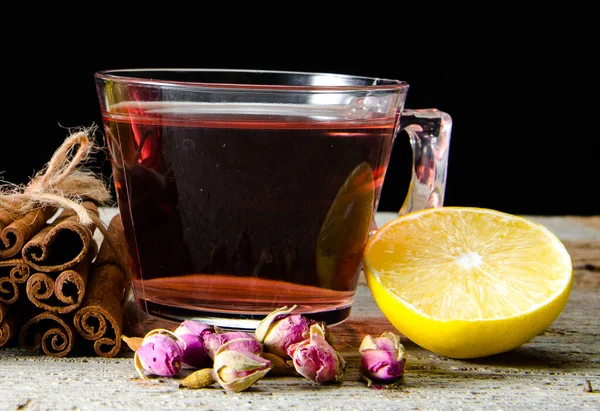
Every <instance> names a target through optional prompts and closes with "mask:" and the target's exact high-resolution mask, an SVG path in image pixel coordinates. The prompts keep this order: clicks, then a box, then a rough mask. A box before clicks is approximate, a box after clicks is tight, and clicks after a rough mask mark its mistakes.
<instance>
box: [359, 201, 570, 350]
mask: <svg viewBox="0 0 600 411" xmlns="http://www.w3.org/2000/svg"><path fill="white" fill-rule="evenodd" d="M363 260H364V273H365V277H366V280H367V283H368V285H369V288H370V289H371V291H372V293H373V297H374V299H375V301H376V303H377V305H378V306H379V308H380V310H381V311H382V313H383V314H384V315H385V316H386V318H387V319H388V320H389V321H390V322H391V323H392V325H394V327H396V328H397V329H398V331H400V332H401V333H402V334H404V335H405V336H406V337H407V338H409V339H410V340H412V341H413V342H414V343H416V344H418V345H420V346H421V347H423V348H426V349H428V350H430V351H432V352H435V353H438V354H440V355H444V356H447V357H451V358H478V357H484V356H488V355H493V354H498V353H502V352H506V351H509V350H511V349H514V348H516V347H518V346H520V345H522V344H524V343H525V342H527V341H529V340H530V339H532V338H533V337H535V336H536V335H538V334H539V333H540V332H542V331H543V330H545V329H546V328H547V327H549V326H550V324H551V323H552V322H554V320H556V318H557V317H558V316H559V315H560V313H561V312H562V311H563V309H564V307H565V305H566V303H567V300H568V298H569V294H570V292H571V288H572V284H573V267H572V261H571V257H570V255H569V253H568V251H567V250H566V248H565V247H564V245H563V244H562V242H561V241H560V240H559V239H558V238H557V237H556V236H555V235H554V234H553V233H552V232H551V231H549V230H548V229H547V228H545V227H544V226H542V225H540V224H538V223H535V222H533V221H531V220H529V219H526V218H524V217H519V216H516V215H512V214H507V213H503V212H500V211H496V210H491V209H484V208H474V207H442V208H436V209H427V210H423V211H415V212H412V213H409V214H406V215H404V216H400V217H397V218H395V219H393V220H392V221H389V222H388V223H386V224H385V225H384V226H382V227H381V228H380V229H379V230H378V231H377V232H376V233H375V235H374V236H373V237H371V238H370V239H369V241H368V243H367V246H366V248H365V253H364V258H363Z"/></svg>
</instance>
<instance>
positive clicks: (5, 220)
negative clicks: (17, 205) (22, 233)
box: [0, 210, 14, 232]
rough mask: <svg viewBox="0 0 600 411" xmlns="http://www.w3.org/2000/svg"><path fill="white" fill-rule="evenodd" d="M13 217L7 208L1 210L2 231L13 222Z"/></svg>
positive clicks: (0, 227) (0, 225) (0, 224)
mask: <svg viewBox="0 0 600 411" xmlns="http://www.w3.org/2000/svg"><path fill="white" fill-rule="evenodd" d="M13 220H14V219H13V217H12V216H11V215H10V214H9V213H8V211H6V210H0V232H2V230H4V229H5V228H6V227H7V226H8V225H9V224H10V223H12V222H13Z"/></svg>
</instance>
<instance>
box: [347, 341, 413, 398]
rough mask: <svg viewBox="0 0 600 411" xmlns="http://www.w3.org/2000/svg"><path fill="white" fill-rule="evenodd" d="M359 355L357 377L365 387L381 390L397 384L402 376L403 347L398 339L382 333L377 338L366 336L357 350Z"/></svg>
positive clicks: (404, 360)
mask: <svg viewBox="0 0 600 411" xmlns="http://www.w3.org/2000/svg"><path fill="white" fill-rule="evenodd" d="M358 351H359V352H360V355H361V360H360V366H359V370H358V372H359V375H360V376H361V377H362V378H363V379H364V380H365V381H367V386H370V387H371V386H372V387H373V388H376V389H381V388H384V387H386V386H389V385H393V384H395V383H397V382H399V381H400V380H401V379H402V376H403V375H404V363H405V362H406V359H405V358H404V346H403V345H402V344H401V343H400V337H399V336H397V335H396V334H393V333H391V332H384V333H383V334H381V336H379V337H377V338H372V337H371V336H370V335H367V336H366V337H365V338H363V340H362V343H361V344H360V347H359V349H358Z"/></svg>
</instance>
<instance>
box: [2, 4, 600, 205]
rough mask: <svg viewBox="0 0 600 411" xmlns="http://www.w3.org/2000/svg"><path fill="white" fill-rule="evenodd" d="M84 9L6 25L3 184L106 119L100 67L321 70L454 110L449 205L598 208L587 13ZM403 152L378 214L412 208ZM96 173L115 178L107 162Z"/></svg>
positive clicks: (37, 13) (19, 9) (30, 8)
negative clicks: (404, 87)
mask: <svg viewBox="0 0 600 411" xmlns="http://www.w3.org/2000/svg"><path fill="white" fill-rule="evenodd" d="M80 3H85V4H78V5H75V4H62V3H60V4H56V3H54V4H46V5H35V6H34V5H32V4H29V3H27V4H19V5H15V9H14V11H12V12H10V13H6V14H5V16H4V17H5V22H6V23H9V22H10V25H9V24H5V25H4V26H3V28H2V35H3V48H4V51H3V56H4V57H3V63H4V64H3V67H4V68H3V78H4V80H3V81H4V86H3V96H4V103H5V104H4V107H5V108H4V109H3V112H4V113H5V116H4V122H3V124H4V125H5V127H4V132H3V135H2V136H0V142H2V145H0V173H2V174H0V177H2V178H3V179H4V180H5V181H8V182H11V183H15V184H21V183H26V182H27V181H28V179H29V177H31V176H32V175H33V173H34V172H35V171H37V170H39V169H40V168H42V167H43V165H44V164H45V163H46V162H47V161H48V159H49V158H50V156H51V155H52V153H53V152H54V150H55V149H56V148H57V147H58V146H59V145H60V143H61V142H62V140H63V139H64V138H65V137H66V136H68V134H69V132H70V130H72V129H73V128H77V127H88V126H91V125H93V124H96V125H101V118H100V113H99V109H98V100H97V96H96V89H95V84H94V79H93V74H94V72H95V71H97V70H101V69H110V68H134V67H136V68H138V67H199V68H247V69H273V70H296V71H318V72H335V73H344V74H356V75H366V76H374V77H386V78H395V79H400V80H404V81H407V82H408V83H409V84H410V85H411V88H410V91H409V94H408V99H407V104H406V106H407V107H408V108H429V107H436V108H438V109H440V110H443V111H446V112H448V113H449V114H450V115H451V116H452V118H453V121H454V126H453V131H452V140H451V145H450V161H449V168H448V182H447V189H446V201H445V204H446V205H465V206H466V205H469V206H478V207H489V208H494V209H498V210H502V211H506V212H511V213H515V214H540V215H560V214H582V215H590V214H600V200H598V198H597V196H598V193H599V192H600V184H599V183H598V178H597V174H598V139H599V138H600V131H599V125H598V120H599V115H598V108H599V107H598V103H597V102H596V101H597V100H596V97H595V95H596V94H597V92H596V90H597V88H598V87H597V78H596V77H595V76H596V72H597V67H598V66H597V62H596V59H597V55H598V50H599V44H598V35H597V27H596V22H594V21H593V16H594V15H595V14H594V13H592V12H591V11H590V10H586V9H582V8H578V7H577V6H576V5H569V7H570V8H569V9H565V8H551V6H548V5H545V6H544V9H543V10H537V9H535V10H524V9H523V8H522V7H516V6H511V5H508V4H502V5H499V4H489V3H487V4H486V5H485V6H481V5H480V6H476V7H475V6H470V7H462V9H459V8H457V7H455V6H452V5H446V7H445V8H444V9H439V8H438V7H437V6H435V5H432V4H429V3H427V4H424V5H423V7H419V8H417V7H415V8H414V9H412V10H409V9H408V8H407V6H406V5H405V4H394V5H392V6H385V7H383V5H382V4H381V5H380V4H377V3H373V4H365V5H359V4H358V3H356V4H355V5H354V6H353V5H352V4H351V3H346V4H343V3H341V6H337V9H336V8H334V7H331V8H329V10H326V9H327V8H328V7H326V5H325V4H323V3H316V4H314V5H311V4H309V3H285V4H284V3H274V4H273V5H272V6H269V7H268V8H265V9H264V10H258V9H257V6H256V5H252V6H251V7H249V6H248V5H246V6H245V7H243V6H240V5H236V4H234V3H227V4H222V5H211V6H210V7H209V6H207V5H206V4H200V3H196V4H197V6H196V7H194V8H190V7H189V5H184V4H181V5H179V4H178V3H177V2H170V3H169V4H163V3H140V4H136V3H134V2H125V1H122V2H116V1H107V2H102V3H100V2H97V3H96V2H80ZM357 5H358V6H357ZM340 7H343V9H341V8H340ZM593 76H594V77H593ZM98 136H99V140H102V137H101V136H102V129H101V128H99V131H98ZM397 144H399V145H404V146H405V147H408V139H407V138H406V136H405V135H402V136H401V137H399V138H398V140H397ZM404 152H405V151H403V150H402V149H398V150H395V151H394V155H393V156H392V160H391V164H390V169H389V171H388V174H387V176H386V182H385V185H384V188H383V193H382V198H381V202H380V210H386V211H388V210H397V209H398V208H399V207H400V206H401V205H402V202H403V198H404V195H405V193H406V189H407V184H408V178H409V172H410V157H407V156H406V154H403V153H404ZM96 167H97V170H98V171H99V172H102V173H103V175H104V176H105V178H107V179H108V178H110V168H109V165H108V163H107V161H106V159H105V158H104V157H103V156H102V155H101V153H100V154H99V155H98V160H97V165H96Z"/></svg>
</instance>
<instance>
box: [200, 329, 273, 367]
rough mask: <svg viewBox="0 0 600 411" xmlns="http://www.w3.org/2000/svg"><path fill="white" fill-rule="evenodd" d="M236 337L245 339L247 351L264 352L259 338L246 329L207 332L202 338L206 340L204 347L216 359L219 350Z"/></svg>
mask: <svg viewBox="0 0 600 411" xmlns="http://www.w3.org/2000/svg"><path fill="white" fill-rule="evenodd" d="M236 339H243V340H244V342H243V344H244V345H245V347H246V351H249V352H251V353H254V354H260V353H261V352H262V345H261V344H260V342H258V340H257V339H256V338H255V337H254V336H253V335H252V334H250V333H247V332H244V331H229V332H225V333H212V334H205V335H204V336H203V338H202V340H203V342H204V349H205V350H206V352H207V353H208V356H209V357H210V358H211V359H213V360H214V359H215V355H216V352H217V350H218V349H219V348H220V347H221V346H222V345H223V344H225V343H227V342H229V341H233V340H236Z"/></svg>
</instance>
